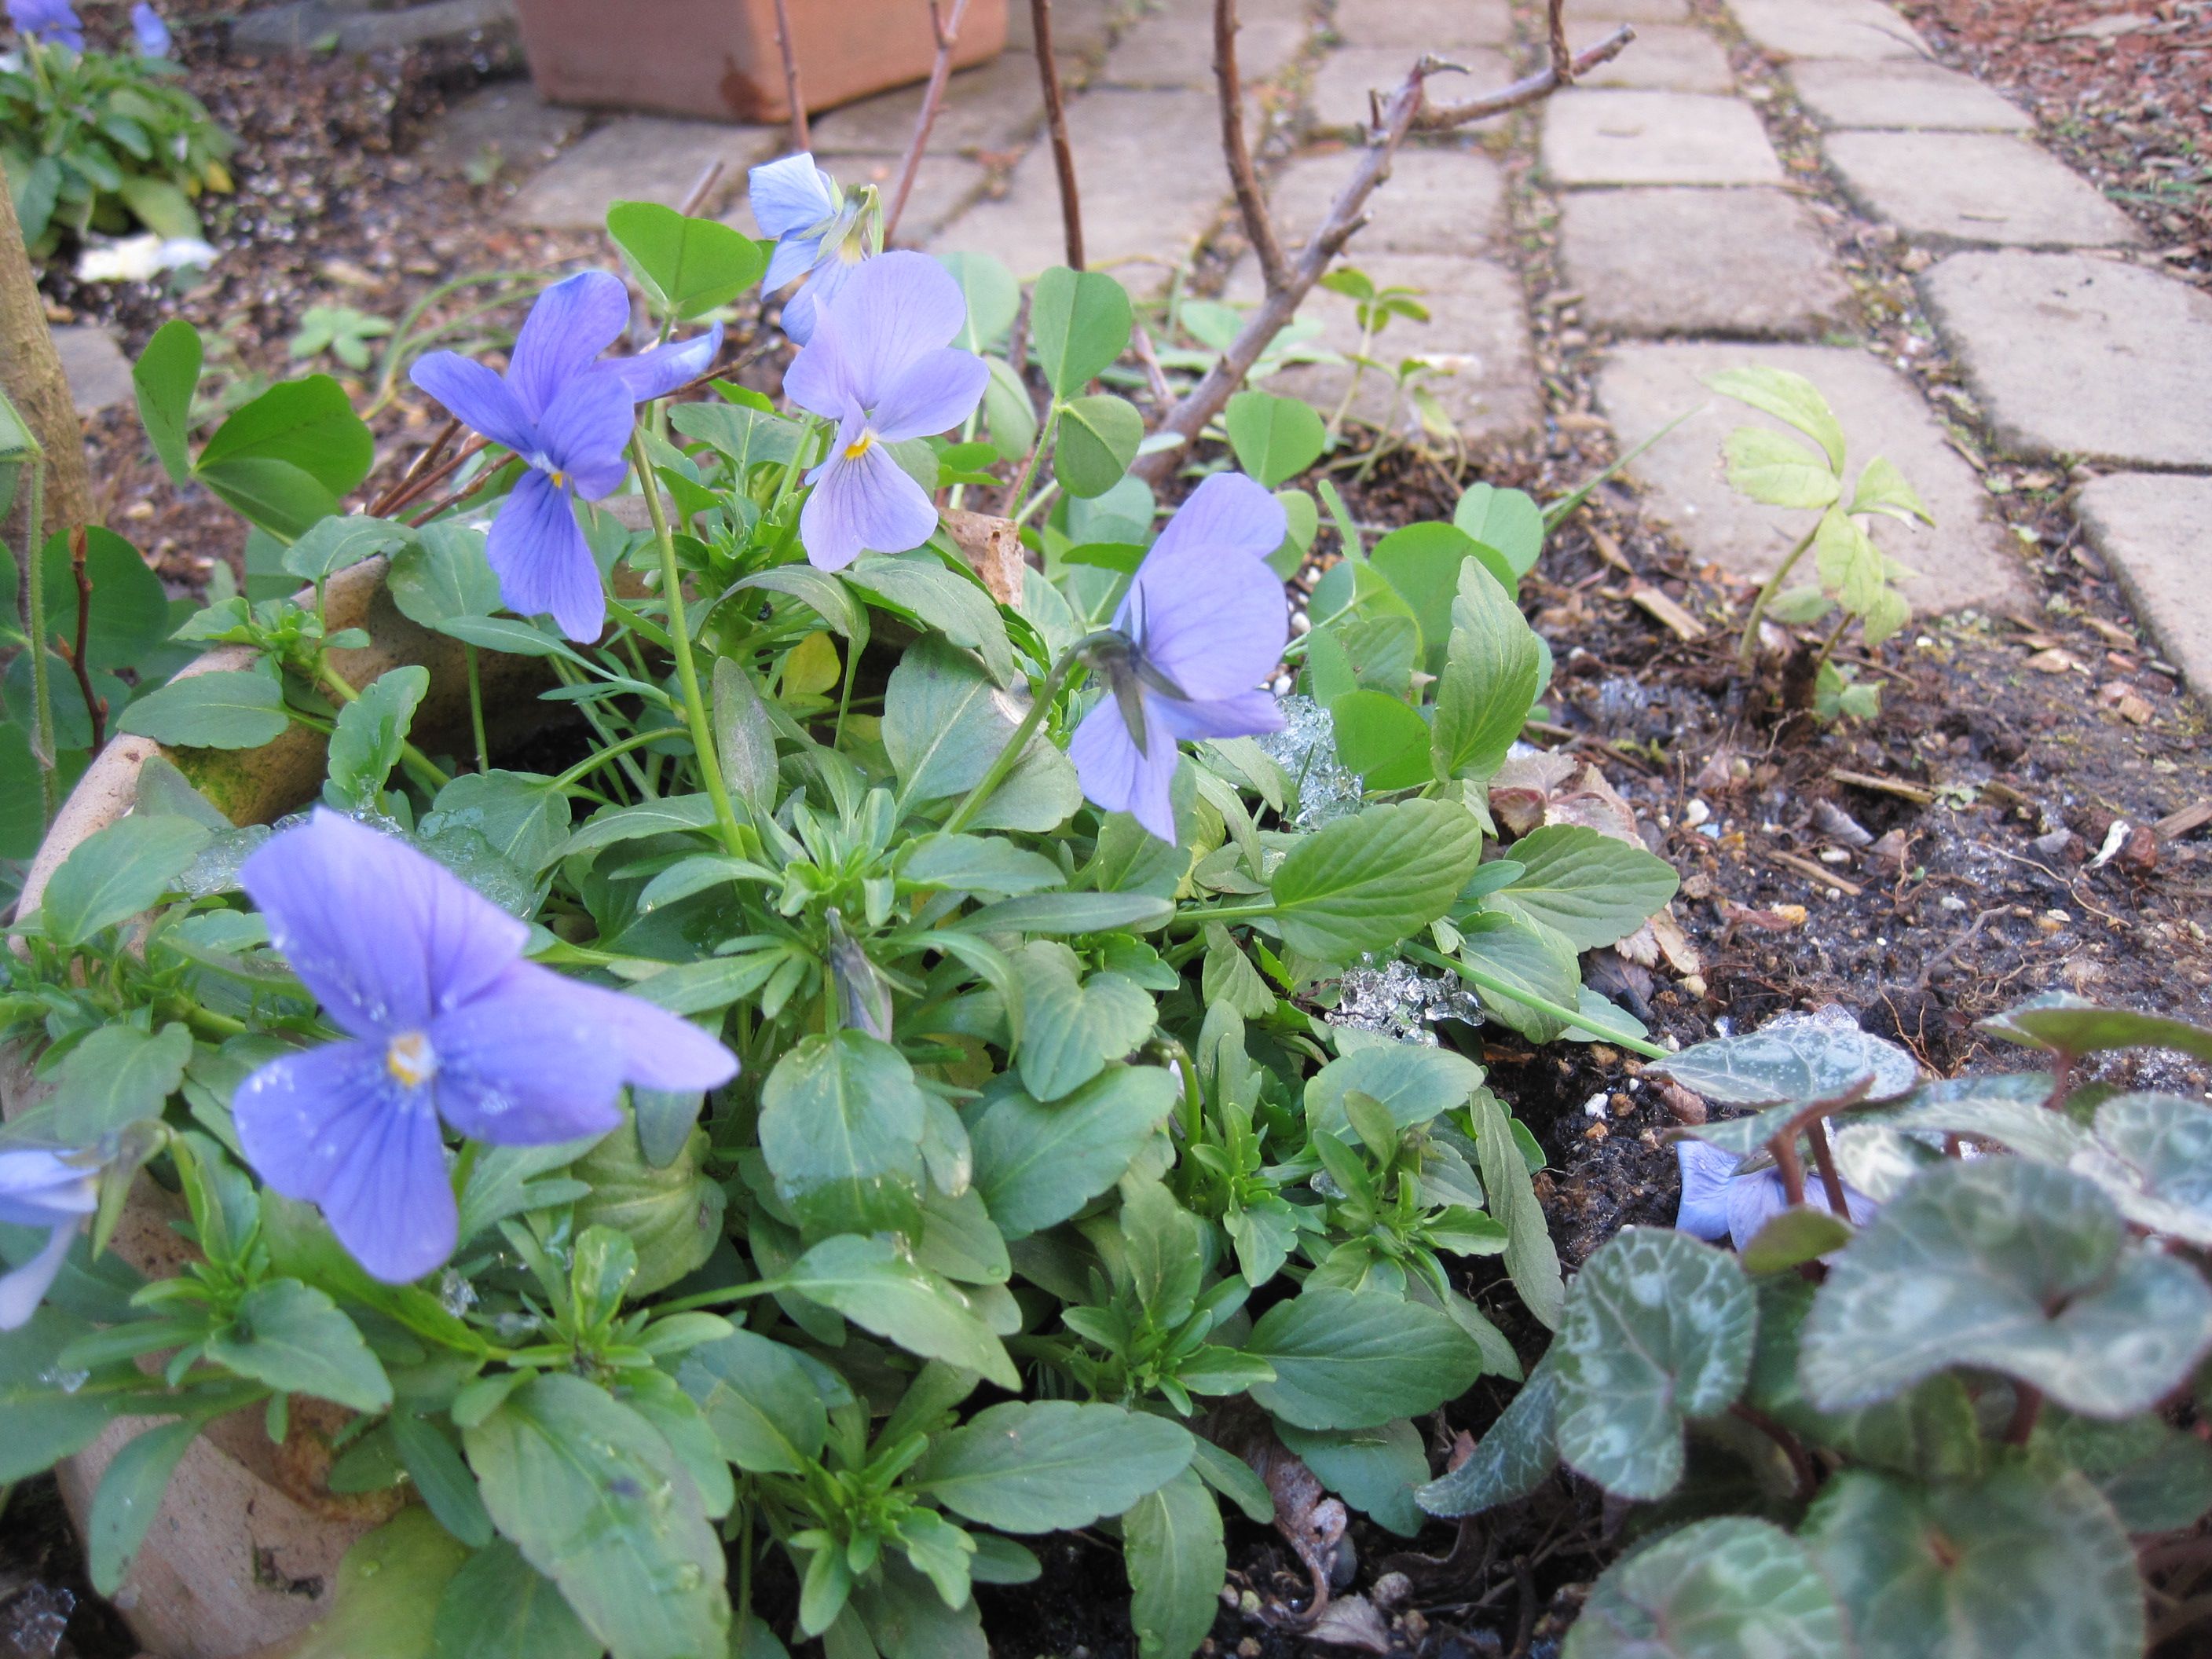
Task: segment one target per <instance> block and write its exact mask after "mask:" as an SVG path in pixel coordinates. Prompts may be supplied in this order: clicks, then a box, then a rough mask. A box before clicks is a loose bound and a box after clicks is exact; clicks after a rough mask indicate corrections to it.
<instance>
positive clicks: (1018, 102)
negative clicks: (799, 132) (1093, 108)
mask: <svg viewBox="0 0 2212 1659" xmlns="http://www.w3.org/2000/svg"><path fill="white" fill-rule="evenodd" d="M926 91H927V88H926V87H919V86H916V87H901V88H898V89H896V91H892V92H883V93H878V94H876V95H875V96H874V97H872V98H863V99H861V100H860V101H859V102H858V103H853V104H846V105H844V106H842V107H840V108H837V109H834V110H830V111H829V112H827V113H825V114H823V115H821V116H818V117H817V118H815V119H814V121H813V122H812V123H811V125H810V131H809V132H808V137H810V138H811V140H812V141H813V144H814V152H815V154H816V155H825V156H827V155H905V154H906V148H907V146H908V144H909V143H912V142H913V141H914V124H915V121H916V120H917V119H919V118H920V117H921V101H922V95H923V94H924V93H925V92H926ZM1043 116H1044V91H1043V88H1042V87H1041V86H1040V85H1039V84H1038V82H1037V70H1036V59H1035V58H1030V57H1026V56H1024V55H1023V54H1022V53H1020V52H1001V53H1000V54H999V56H997V57H996V58H993V59H992V60H991V61H990V62H989V63H987V64H978V65H977V66H976V67H975V68H974V69H971V70H962V71H961V72H960V73H959V74H957V75H955V76H951V78H949V79H948V80H947V81H946V82H945V101H944V102H943V103H942V104H940V105H939V106H938V110H937V119H936V120H935V121H934V122H933V123H932V124H931V125H930V129H929V148H930V149H931V151H932V152H933V153H935V152H939V151H943V152H945V153H948V154H949V153H951V152H953V151H969V150H979V149H989V150H1006V149H1018V148H1019V147H1020V146H1021V145H1023V144H1024V143H1028V142H1029V140H1030V137H1031V136H1032V135H1033V134H1034V133H1035V132H1036V129H1037V123H1038V122H1039V121H1040V120H1042V118H1043ZM830 171H832V172H833V173H834V172H836V167H834V166H833V167H831V169H830Z"/></svg>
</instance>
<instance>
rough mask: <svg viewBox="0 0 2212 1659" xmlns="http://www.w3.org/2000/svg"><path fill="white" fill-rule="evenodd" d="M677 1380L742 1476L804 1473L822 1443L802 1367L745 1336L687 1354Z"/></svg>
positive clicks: (817, 1398) (815, 1394)
mask: <svg viewBox="0 0 2212 1659" xmlns="http://www.w3.org/2000/svg"><path fill="white" fill-rule="evenodd" d="M676 1380H677V1381H678V1382H679V1383H682V1384H683V1385H684V1392H685V1393H686V1394H688V1395H690V1396H691V1398H692V1399H693V1400H695V1401H697V1402H698V1406H699V1410H700V1413H701V1414H702V1415H703V1416H704V1417H705V1418H706V1419H707V1424H708V1427H710V1428H711V1429H713V1430H714V1439H715V1441H716V1443H718V1444H719V1445H720V1447H721V1449H722V1455H723V1456H725V1457H726V1458H728V1459H729V1460H730V1462H732V1463H735V1464H736V1465H737V1466H738V1468H741V1469H743V1470H744V1471H745V1472H746V1473H747V1474H805V1472H806V1466H807V1464H808V1462H810V1461H811V1460H812V1459H813V1458H815V1457H816V1456H817V1455H820V1453H821V1450H822V1447H823V1443H824V1442H825V1441H826V1440H827V1439H828V1437H829V1418H828V1416H827V1415H826V1414H825V1413H824V1412H823V1406H822V1394H821V1391H820V1390H819V1389H817V1388H816V1387H815V1385H814V1379H813V1378H812V1377H811V1376H810V1375H809V1374H808V1372H807V1370H806V1367H805V1364H804V1363H803V1362H802V1361H801V1360H800V1358H799V1355H798V1354H797V1353H796V1352H793V1350H792V1349H789V1348H787V1347H785V1346H783V1345H782V1344H781V1343H780V1342H771V1341H769V1340H768V1339H767V1338H766V1337H764V1336H760V1335H757V1334H754V1333H753V1332H751V1331H745V1330H740V1331H736V1332H733V1333H732V1334H730V1335H728V1336H726V1337H724V1338H722V1339H721V1340H720V1341H715V1342H707V1343H702V1344H701V1345H700V1346H698V1347H696V1348H694V1349H692V1350H691V1351H690V1352H689V1353H687V1354H685V1355H684V1358H683V1361H682V1363H681V1364H678V1367H677V1370H676Z"/></svg>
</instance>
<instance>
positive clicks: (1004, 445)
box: [983, 357, 1037, 455]
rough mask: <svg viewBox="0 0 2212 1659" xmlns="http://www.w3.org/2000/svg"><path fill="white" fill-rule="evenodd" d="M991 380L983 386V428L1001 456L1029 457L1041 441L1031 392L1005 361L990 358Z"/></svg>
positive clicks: (987, 365)
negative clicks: (1038, 436) (1038, 435)
mask: <svg viewBox="0 0 2212 1659" xmlns="http://www.w3.org/2000/svg"><path fill="white" fill-rule="evenodd" d="M983 367H984V368H985V369H986V370H987V371H988V372H989V374H990V377H991V378H990V379H989V380H987V381H986V382H985V383H984V386H983V428H984V430H985V431H987V432H988V433H989V434H990V435H991V441H992V442H993V443H994V444H995V445H996V446H997V447H998V448H999V451H1000V453H1002V454H1006V455H1026V454H1028V453H1030V450H1031V449H1032V448H1034V447H1036V441H1037V416H1036V404H1033V403H1031V402H1030V389H1029V387H1028V386H1025V385H1024V384H1023V383H1022V377H1021V376H1020V375H1018V374H1016V373H1015V372H1014V369H1013V366H1012V364H1011V363H1009V362H1007V361H1006V359H1005V358H1004V357H986V358H984V359H983Z"/></svg>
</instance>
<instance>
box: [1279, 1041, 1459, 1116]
mask: <svg viewBox="0 0 2212 1659" xmlns="http://www.w3.org/2000/svg"><path fill="white" fill-rule="evenodd" d="M1482 1079H1483V1070H1482V1067H1481V1066H1478V1065H1476V1064H1475V1063H1474V1061H1473V1060H1469V1059H1468V1058H1467V1057H1466V1056H1465V1055H1464V1054H1454V1053H1453V1052H1452V1051H1451V1050H1450V1049H1449V1048H1429V1047H1428V1046H1426V1045H1425V1044H1423V1043H1416V1042H1379V1043H1376V1044H1375V1045H1373V1046H1372V1047H1370V1048H1355V1049H1353V1050H1352V1053H1350V1054H1346V1055H1344V1056H1343V1057H1341V1058H1340V1059H1337V1060H1331V1061H1329V1062H1328V1065H1326V1066H1322V1068H1321V1070H1319V1071H1318V1072H1316V1073H1314V1074H1313V1075H1312V1076H1311V1077H1310V1078H1308V1079H1306V1086H1305V1108H1306V1132H1307V1133H1308V1134H1309V1135H1310V1136H1318V1135H1334V1136H1335V1137H1336V1138H1337V1139H1344V1138H1345V1135H1346V1132H1347V1131H1348V1130H1349V1129H1350V1127H1351V1124H1350V1123H1349V1121H1347V1120H1346V1116H1345V1109H1344V1100H1345V1097H1346V1095H1347V1094H1350V1093H1354V1092H1357V1093H1359V1094H1363V1095H1365V1096H1367V1097H1369V1098H1370V1099H1371V1100H1373V1101H1375V1102H1376V1103H1378V1104H1379V1105H1380V1106H1381V1107H1382V1108H1383V1110H1384V1111H1385V1112H1386V1113H1388V1114H1389V1119H1390V1122H1391V1125H1392V1127H1393V1128H1394V1129H1395V1130H1405V1129H1411V1128H1415V1127H1419V1126H1420V1125H1422V1124H1425V1123H1427V1122H1429V1121H1431V1119H1434V1118H1437V1117H1439V1116H1441V1115H1443V1114H1444V1113H1446V1112H1449V1111H1451V1110H1453V1109H1455V1108H1457V1107H1459V1106H1462V1105H1464V1104H1465V1103H1467V1101H1468V1097H1470V1096H1472V1095H1473V1094H1474V1091H1476V1090H1477V1089H1478V1088H1480V1087H1481V1085H1482Z"/></svg>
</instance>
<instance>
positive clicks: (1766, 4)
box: [1730, 0, 1928, 61]
mask: <svg viewBox="0 0 2212 1659" xmlns="http://www.w3.org/2000/svg"><path fill="white" fill-rule="evenodd" d="M1730 3H1731V7H1732V9H1734V11H1735V18H1736V21H1737V22H1738V23H1740V24H1741V25H1742V26H1743V32H1744V33H1745V34H1747V35H1748V36H1749V37H1750V38H1751V41H1752V44H1753V45H1754V46H1763V47H1765V49H1766V50H1767V51H1768V52H1771V53H1772V54H1773V55H1774V56H1775V57H1777V58H1857V59H1860V60H1862V61H1866V60H1871V59H1878V58H1924V57H1926V56H1927V55H1928V48H1927V46H1925V44H1924V43H1923V41H1922V40H1921V39H1920V37H1919V36H1918V35H1917V34H1915V33H1913V32H1912V26H1911V24H1910V23H1907V22H1906V21H1905V20H1904V19H1903V18H1902V17H1899V15H1897V14H1896V13H1895V12H1893V11H1892V10H1891V9H1889V8H1888V7H1887V6H1885V5H1882V4H1881V3H1880V0H1730Z"/></svg>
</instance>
